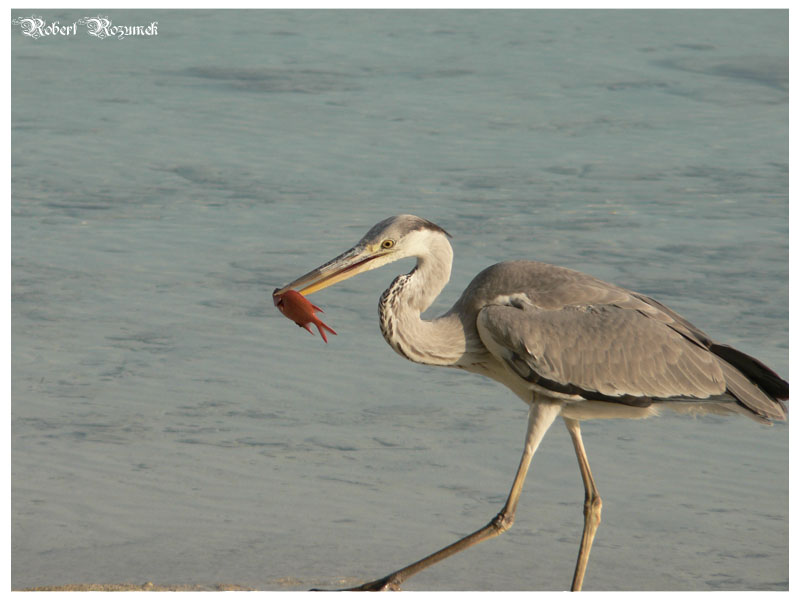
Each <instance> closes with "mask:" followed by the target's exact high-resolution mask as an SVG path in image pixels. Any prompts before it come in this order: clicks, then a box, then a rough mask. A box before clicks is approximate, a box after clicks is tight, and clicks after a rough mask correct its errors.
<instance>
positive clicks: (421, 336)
mask: <svg viewBox="0 0 800 600" xmlns="http://www.w3.org/2000/svg"><path fill="white" fill-rule="evenodd" d="M452 261H453V251H452V249H451V247H450V244H449V242H448V241H447V240H446V239H444V237H442V238H441V240H440V241H439V242H438V243H436V244H433V245H432V246H431V247H430V248H429V249H428V251H427V252H426V253H425V254H423V255H420V256H418V257H417V265H416V267H414V269H413V270H412V271H411V272H410V273H406V274H405V275H400V276H399V277H397V278H396V279H395V280H394V281H393V282H392V285H390V286H389V287H388V289H387V290H386V291H385V292H383V295H382V296H381V300H380V304H379V312H380V321H381V333H382V334H383V337H384V339H386V341H387V342H388V343H389V345H390V346H391V347H392V348H394V350H395V351H396V352H398V353H399V354H401V355H402V356H404V357H406V358H407V359H409V360H412V361H414V362H418V363H424V364H430V365H454V364H455V363H456V362H457V361H458V359H459V358H460V357H461V356H462V355H463V354H464V351H465V349H466V338H465V333H464V328H463V326H462V324H461V321H460V320H459V319H458V317H457V316H456V315H455V314H448V315H445V316H443V317H439V318H438V319H433V320H431V321H427V320H424V319H423V318H422V313H423V312H425V310H426V309H427V308H428V307H429V306H430V305H431V304H432V303H433V301H434V300H435V299H436V297H437V296H438V295H439V293H440V292H441V291H442V288H444V286H445V285H446V284H447V282H448V280H449V279H450V268H451V265H452Z"/></svg>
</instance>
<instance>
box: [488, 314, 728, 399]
mask: <svg viewBox="0 0 800 600" xmlns="http://www.w3.org/2000/svg"><path fill="white" fill-rule="evenodd" d="M478 331H479V334H480V336H481V339H482V340H483V341H484V344H485V345H486V346H487V348H489V350H490V351H492V352H493V353H494V354H495V355H499V356H498V357H499V358H501V359H502V360H503V361H505V363H506V364H507V365H508V366H509V367H510V368H511V369H512V370H513V371H515V372H516V373H517V374H518V375H519V376H521V377H523V378H524V379H527V380H528V381H530V382H531V383H535V384H537V385H540V386H541V387H545V388H548V389H550V390H552V391H557V392H561V393H565V394H571V395H577V396H582V397H584V398H587V399H596V400H608V401H616V402H623V403H625V404H633V405H638V406H647V405H648V404H650V403H651V402H652V401H653V400H654V399H666V398H676V397H682V398H696V399H706V398H712V397H715V396H721V395H722V394H724V392H725V389H726V385H725V377H724V374H723V371H722V368H721V367H720V365H719V363H718V361H717V360H716V359H715V357H714V356H713V354H711V353H710V352H708V351H707V350H705V349H704V348H701V347H700V346H698V345H696V344H693V343H692V342H690V341H689V340H687V339H686V338H684V337H683V336H682V335H680V334H679V333H677V332H676V331H674V330H672V329H671V328H669V327H667V326H665V324H664V323H662V322H660V321H658V320H655V319H652V318H651V317H649V316H647V315H645V314H643V313H641V312H639V311H637V310H630V309H626V308H621V307H619V306H616V305H606V304H601V305H575V306H572V305H568V306H565V307H562V308H561V309H559V310H543V309H541V308H539V307H536V306H533V305H530V304H529V305H525V304H518V305H517V306H513V305H493V306H487V307H486V308H484V309H483V310H481V312H480V314H479V317H478Z"/></svg>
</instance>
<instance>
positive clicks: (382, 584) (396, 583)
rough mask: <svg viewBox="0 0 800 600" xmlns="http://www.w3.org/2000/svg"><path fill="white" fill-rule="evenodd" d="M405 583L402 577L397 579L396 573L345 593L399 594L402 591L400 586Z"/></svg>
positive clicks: (349, 589)
mask: <svg viewBox="0 0 800 600" xmlns="http://www.w3.org/2000/svg"><path fill="white" fill-rule="evenodd" d="M402 583H403V580H402V579H401V578H400V577H397V575H396V574H395V573H392V574H391V575H387V576H386V577H382V578H381V579H376V580H375V581H369V582H367V583H363V584H361V585H359V586H358V587H354V588H348V589H347V590H345V591H348V592H399V591H400V584H402Z"/></svg>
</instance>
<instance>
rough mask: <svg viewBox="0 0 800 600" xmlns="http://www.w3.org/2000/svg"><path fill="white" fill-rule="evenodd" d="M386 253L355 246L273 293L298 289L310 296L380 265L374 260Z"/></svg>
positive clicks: (278, 293) (277, 293)
mask: <svg viewBox="0 0 800 600" xmlns="http://www.w3.org/2000/svg"><path fill="white" fill-rule="evenodd" d="M386 254H387V252H386V251H382V250H380V249H373V248H369V247H365V246H362V245H358V246H355V247H354V248H351V249H350V250H348V251H347V252H345V253H343V254H340V255H339V256H337V257H336V258H334V259H333V260H331V261H328V262H326V263H325V264H324V265H322V266H321V267H317V268H316V269H314V270H313V271H309V272H308V273H306V274H305V275H303V276H302V277H300V278H298V279H295V280H294V281H293V282H291V283H290V284H288V285H285V286H284V287H282V288H281V289H279V290H275V291H274V292H272V295H273V296H278V295H280V294H283V293H285V292H288V291H289V290H294V289H296V290H297V291H298V292H300V293H301V294H303V295H304V296H308V295H309V294H313V293H314V292H318V291H319V290H322V289H324V288H326V287H328V286H329V285H333V284H334V283H339V282H340V281H344V280H345V279H350V278H351V277H353V276H355V275H358V274H359V273H363V272H364V271H369V270H371V269H374V268H376V267H378V266H380V264H375V263H374V262H373V261H374V260H375V259H376V258H380V257H382V256H385V255H386Z"/></svg>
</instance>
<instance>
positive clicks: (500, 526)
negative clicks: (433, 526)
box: [352, 399, 561, 591]
mask: <svg viewBox="0 0 800 600" xmlns="http://www.w3.org/2000/svg"><path fill="white" fill-rule="evenodd" d="M560 412H561V404H559V403H556V402H550V401H546V400H542V401H539V400H536V399H535V400H534V402H533V404H531V408H530V412H529V413H528V432H527V434H526V436H525V449H524V450H523V452H522V460H520V463H519V468H518V469H517V475H516V477H514V483H513V484H512V486H511V492H510V493H509V494H508V500H506V503H505V506H503V510H501V511H500V512H499V513H497V516H496V517H495V518H494V519H492V520H491V521H489V523H487V524H486V525H484V526H483V527H481V528H480V529H478V530H477V531H475V532H473V533H471V534H469V535H468V536H466V537H464V538H462V539H460V540H458V541H457V542H455V543H453V544H450V545H449V546H446V547H445V548H442V549H441V550H439V551H438V552H434V553H433V554H431V555H430V556H427V557H425V558H423V559H422V560H419V561H417V562H415V563H412V564H410V565H408V566H407V567H404V568H402V569H400V570H399V571H395V572H394V573H390V574H389V575H387V576H386V577H383V578H382V579H377V580H375V581H370V582H369V583H365V584H363V585H360V586H358V587H355V588H352V590H354V591H381V590H399V589H400V586H401V585H402V583H403V582H404V581H405V580H406V579H408V578H409V577H411V576H412V575H416V574H417V573H419V572H420V571H422V570H423V569H427V568H428V567H430V566H431V565H434V564H436V563H438V562H439V561H441V560H444V559H445V558H447V557H449V556H452V555H453V554H456V553H457V552H461V551H462V550H466V549H467V548H469V547H471V546H474V545H475V544H478V543H480V542H482V541H484V540H488V539H489V538H493V537H496V536H498V535H500V534H501V533H503V532H504V531H507V530H508V529H509V528H510V527H511V525H512V524H513V523H514V513H515V512H516V510H517V503H518V502H519V497H520V494H521V493H522V484H523V483H524V482H525V475H526V474H527V473H528V467H529V466H530V464H531V459H532V458H533V453H534V452H536V448H538V447H539V443H540V442H541V441H542V438H543V437H544V434H545V432H547V429H548V428H549V427H550V425H552V423H553V421H554V420H555V418H556V417H557V416H558V414H559V413H560Z"/></svg>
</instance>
